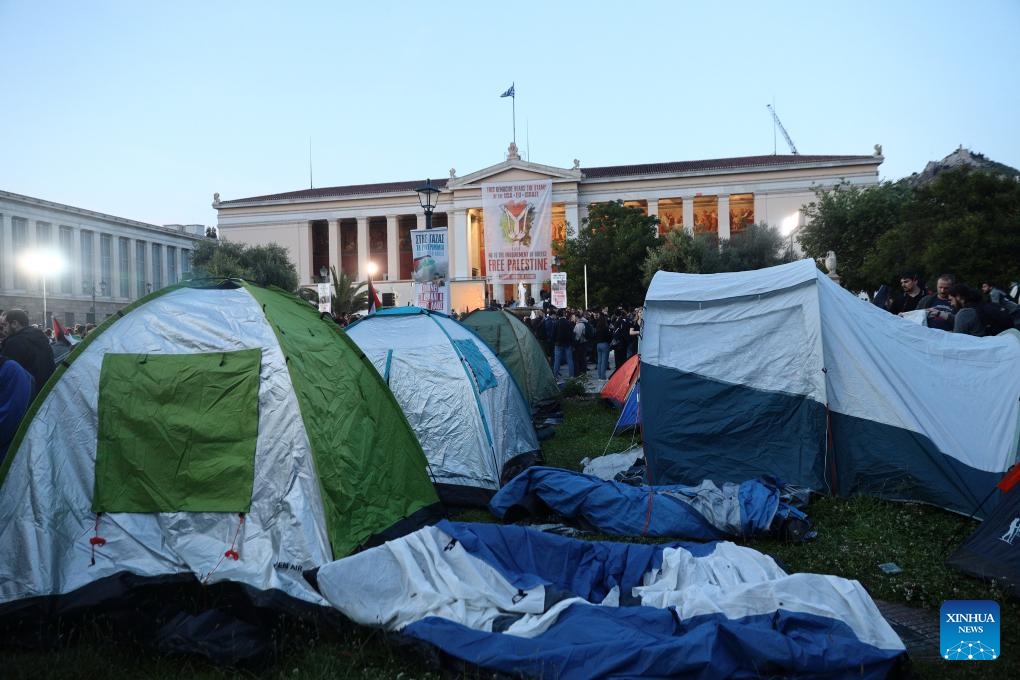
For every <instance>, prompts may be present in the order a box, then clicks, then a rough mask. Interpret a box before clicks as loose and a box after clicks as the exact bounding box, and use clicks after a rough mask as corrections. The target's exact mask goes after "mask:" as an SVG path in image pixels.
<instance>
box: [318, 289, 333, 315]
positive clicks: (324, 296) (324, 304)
mask: <svg viewBox="0 0 1020 680" xmlns="http://www.w3.org/2000/svg"><path fill="white" fill-rule="evenodd" d="M315 288H316V291H315V292H317V293H318V294H319V313H320V314H321V313H322V312H325V313H326V314H332V313H333V286H332V285H331V284H328V283H317V284H315Z"/></svg>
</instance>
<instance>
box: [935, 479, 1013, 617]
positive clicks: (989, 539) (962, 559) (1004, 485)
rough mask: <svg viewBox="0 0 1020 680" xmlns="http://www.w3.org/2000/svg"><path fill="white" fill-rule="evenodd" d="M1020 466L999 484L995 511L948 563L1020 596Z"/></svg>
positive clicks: (954, 553)
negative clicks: (998, 497)
mask: <svg viewBox="0 0 1020 680" xmlns="http://www.w3.org/2000/svg"><path fill="white" fill-rule="evenodd" d="M1018 482H1020V466H1017V467H1015V468H1013V471H1012V473H1011V474H1009V475H1007V476H1006V478H1005V479H1003V481H1001V482H999V484H998V485H997V486H998V487H999V489H1000V490H1001V491H1002V499H1001V500H1000V502H999V503H998V505H996V506H995V510H994V511H993V512H992V513H991V514H990V515H989V516H988V518H987V519H985V521H984V522H982V523H981V526H979V527H978V528H977V531H975V532H974V533H973V534H971V535H970V537H968V538H967V540H966V541H964V542H963V545H961V546H960V547H959V548H957V549H956V551H955V552H953V554H952V555H950V556H949V559H947V560H946V565H947V566H950V567H952V568H954V569H959V570H960V571H962V572H964V573H965V574H970V575H971V576H977V577H978V578H984V579H989V580H993V581H996V582H997V583H999V584H1002V585H1004V586H1006V587H1007V588H1009V589H1010V590H1011V591H1012V593H1013V597H1018V598H1020V484H1018Z"/></svg>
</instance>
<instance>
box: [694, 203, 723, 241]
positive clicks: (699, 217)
mask: <svg viewBox="0 0 1020 680" xmlns="http://www.w3.org/2000/svg"><path fill="white" fill-rule="evenodd" d="M694 233H695V234H718V233H719V198H718V196H695V197H694Z"/></svg>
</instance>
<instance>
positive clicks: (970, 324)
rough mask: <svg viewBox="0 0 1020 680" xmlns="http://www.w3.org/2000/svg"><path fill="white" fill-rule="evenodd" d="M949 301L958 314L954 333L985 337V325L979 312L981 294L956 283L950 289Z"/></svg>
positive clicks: (954, 322) (954, 324)
mask: <svg viewBox="0 0 1020 680" xmlns="http://www.w3.org/2000/svg"><path fill="white" fill-rule="evenodd" d="M949 299H950V300H951V302H952V305H953V310H954V311H955V312H956V317H955V319H954V321H953V332H954V333H966V334H968V335H976V336H978V337H982V336H984V334H985V324H984V321H983V320H982V319H981V313H980V311H979V307H980V305H981V293H979V292H977V291H976V290H974V289H973V288H971V287H970V286H968V285H966V284H963V283H956V284H953V286H952V287H951V288H950V289H949Z"/></svg>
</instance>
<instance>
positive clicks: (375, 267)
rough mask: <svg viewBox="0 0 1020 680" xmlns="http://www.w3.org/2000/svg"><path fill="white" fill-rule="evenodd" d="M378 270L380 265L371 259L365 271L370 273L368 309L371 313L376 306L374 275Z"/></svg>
mask: <svg viewBox="0 0 1020 680" xmlns="http://www.w3.org/2000/svg"><path fill="white" fill-rule="evenodd" d="M378 271H379V266H378V265H377V264H376V263H375V262H372V261H371V260H369V261H368V264H366V265H365V272H366V273H367V274H368V311H369V313H372V312H374V311H375V310H374V309H372V308H373V307H374V306H375V298H376V295H375V288H373V287H372V277H373V276H375V275H376V272H378Z"/></svg>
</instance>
